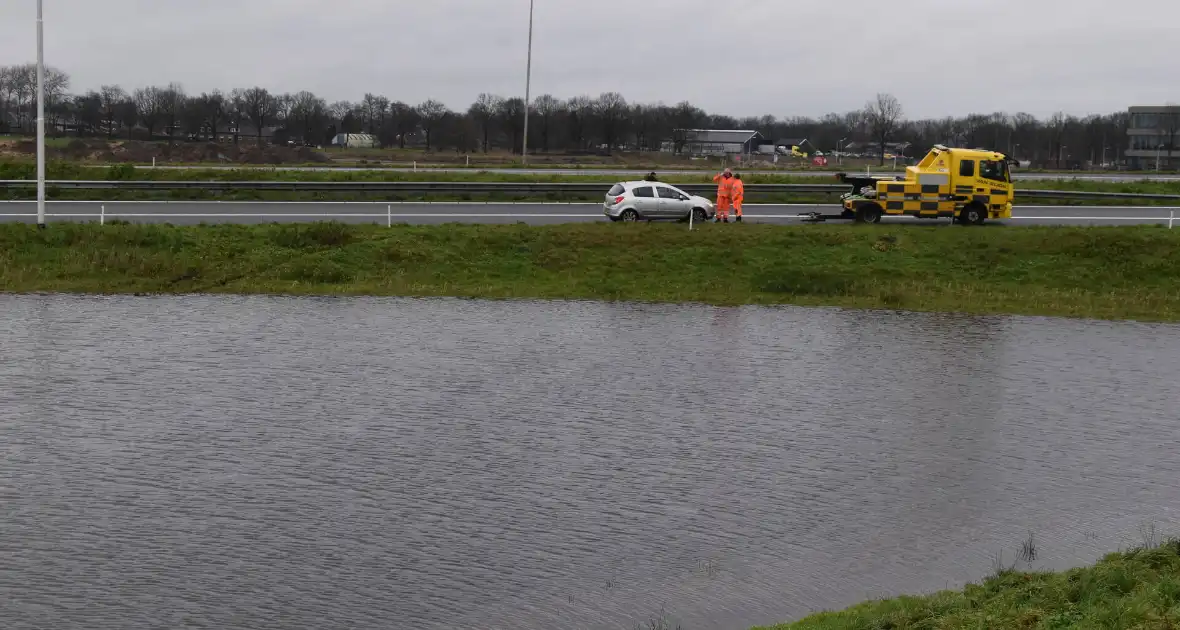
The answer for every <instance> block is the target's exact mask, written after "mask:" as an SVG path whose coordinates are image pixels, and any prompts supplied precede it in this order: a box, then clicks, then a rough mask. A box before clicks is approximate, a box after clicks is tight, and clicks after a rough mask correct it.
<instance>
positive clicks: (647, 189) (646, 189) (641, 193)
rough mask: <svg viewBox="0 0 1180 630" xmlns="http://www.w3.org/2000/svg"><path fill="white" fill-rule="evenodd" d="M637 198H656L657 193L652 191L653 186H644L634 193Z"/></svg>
mask: <svg viewBox="0 0 1180 630" xmlns="http://www.w3.org/2000/svg"><path fill="white" fill-rule="evenodd" d="M632 192H633V193H634V194H635V196H636V197H655V196H656V195H655V192H654V191H652V189H651V186H642V187H640V188H636V189H635V190H634V191H632Z"/></svg>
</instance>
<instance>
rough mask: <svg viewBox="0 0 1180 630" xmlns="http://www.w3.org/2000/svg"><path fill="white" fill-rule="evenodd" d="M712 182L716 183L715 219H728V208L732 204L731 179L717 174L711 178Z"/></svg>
mask: <svg viewBox="0 0 1180 630" xmlns="http://www.w3.org/2000/svg"><path fill="white" fill-rule="evenodd" d="M713 181H714V182H717V217H718V218H720V219H722V220H725V219H728V218H729V206H730V204H732V203H733V178H732V177H726V176H725V173H718V174H716V175H714V176H713Z"/></svg>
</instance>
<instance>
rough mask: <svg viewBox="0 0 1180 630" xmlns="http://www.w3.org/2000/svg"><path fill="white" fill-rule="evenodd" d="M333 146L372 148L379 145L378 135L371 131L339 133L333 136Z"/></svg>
mask: <svg viewBox="0 0 1180 630" xmlns="http://www.w3.org/2000/svg"><path fill="white" fill-rule="evenodd" d="M332 146H334V147H348V148H350V149H357V148H366V149H371V148H373V147H375V146H377V136H374V135H373V134H371V133H338V134H336V136H335V137H333V138H332Z"/></svg>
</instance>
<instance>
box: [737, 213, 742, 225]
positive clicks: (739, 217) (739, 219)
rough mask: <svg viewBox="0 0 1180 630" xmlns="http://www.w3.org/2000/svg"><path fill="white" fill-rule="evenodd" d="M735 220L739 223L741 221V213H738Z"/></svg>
mask: <svg viewBox="0 0 1180 630" xmlns="http://www.w3.org/2000/svg"><path fill="white" fill-rule="evenodd" d="M737 222H738V223H741V222H742V215H740V214H739V215H738V218H737Z"/></svg>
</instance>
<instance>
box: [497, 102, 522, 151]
mask: <svg viewBox="0 0 1180 630" xmlns="http://www.w3.org/2000/svg"><path fill="white" fill-rule="evenodd" d="M496 119H497V121H498V122H499V124H500V126H501V128H503V129H507V130H508V135H509V136H511V144H510V145H509V146H510V149H511V151H512V152H513V153H518V152H519V151H520V146H521V144H520V143H521V136H523V135H524V99H523V98H519V97H517V98H509V99H505V100H502V101H500V103H499V105H498V106H497V108H496Z"/></svg>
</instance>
